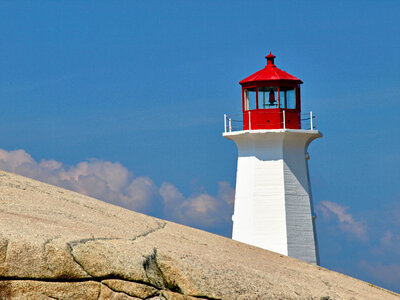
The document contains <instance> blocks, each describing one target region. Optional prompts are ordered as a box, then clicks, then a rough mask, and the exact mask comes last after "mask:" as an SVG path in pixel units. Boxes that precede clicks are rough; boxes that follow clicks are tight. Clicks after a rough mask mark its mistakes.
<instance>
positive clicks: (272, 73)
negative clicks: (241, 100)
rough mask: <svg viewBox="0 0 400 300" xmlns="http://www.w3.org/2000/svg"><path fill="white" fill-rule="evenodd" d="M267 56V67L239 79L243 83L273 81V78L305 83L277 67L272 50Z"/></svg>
mask: <svg viewBox="0 0 400 300" xmlns="http://www.w3.org/2000/svg"><path fill="white" fill-rule="evenodd" d="M265 58H266V59H267V65H266V66H265V68H264V69H261V70H260V71H258V72H255V73H254V74H253V75H250V76H249V77H247V78H245V79H243V80H242V81H239V83H240V84H241V85H243V84H246V85H247V84H249V83H252V82H260V81H271V80H284V81H286V80H290V81H293V82H297V83H303V82H302V81H301V80H300V79H298V78H297V77H294V76H292V75H290V74H289V73H286V72H285V71H282V70H281V69H279V68H277V67H276V66H275V64H274V58H275V56H274V55H273V54H271V52H270V53H269V54H268V55H267V56H266V57H265Z"/></svg>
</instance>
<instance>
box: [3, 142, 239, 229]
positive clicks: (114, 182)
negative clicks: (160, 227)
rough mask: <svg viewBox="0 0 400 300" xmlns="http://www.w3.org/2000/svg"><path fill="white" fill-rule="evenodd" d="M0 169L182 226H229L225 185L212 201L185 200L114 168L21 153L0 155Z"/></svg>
mask: <svg viewBox="0 0 400 300" xmlns="http://www.w3.org/2000/svg"><path fill="white" fill-rule="evenodd" d="M0 169H2V170H5V171H9V172H13V173H17V174H20V175H24V176H27V177H30V178H34V179H37V180H40V181H43V182H47V183H50V184H53V185H57V186H60V187H64V188H66V189H70V190H73V191H77V192H79V193H82V194H85V195H88V196H91V197H94V198H97V199H100V200H103V201H106V202H109V203H113V204H116V205H120V206H123V207H126V208H129V209H132V210H135V211H139V212H143V213H147V214H151V215H155V216H157V217H161V218H165V219H168V220H171V221H176V222H179V223H182V224H186V225H191V226H196V227H201V228H207V227H213V226H218V225H221V224H223V223H224V224H230V222H231V215H232V211H233V200H234V198H233V189H232V187H231V186H230V185H229V184H228V183H227V182H220V183H219V189H218V193H217V195H216V196H212V195H209V194H208V193H207V192H203V193H201V194H196V195H191V196H189V197H185V196H184V195H183V194H182V193H181V192H180V191H179V190H178V188H177V187H176V186H174V185H173V184H171V183H168V182H164V183H163V184H162V185H161V186H160V187H158V186H157V185H156V184H155V183H154V182H153V180H152V179H151V178H149V177H146V176H143V177H135V176H134V175H133V173H132V172H130V171H129V170H128V169H127V168H126V167H124V166H123V165H122V164H120V163H118V162H109V161H103V160H98V159H90V160H88V161H83V162H79V163H78V164H76V165H75V166H65V165H64V164H63V163H61V162H59V161H56V160H42V161H40V162H39V163H38V162H36V161H35V160H34V159H33V158H32V157H31V155H29V154H28V153H27V152H25V151H24V150H15V151H5V150H2V149H0Z"/></svg>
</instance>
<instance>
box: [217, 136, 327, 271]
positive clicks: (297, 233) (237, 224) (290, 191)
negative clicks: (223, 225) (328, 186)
mask: <svg viewBox="0 0 400 300" xmlns="http://www.w3.org/2000/svg"><path fill="white" fill-rule="evenodd" d="M223 136H224V137H226V138H227V139H230V140H232V141H234V142H235V143H236V145H237V148H238V164H237V176H236V192H235V208H234V215H233V216H232V219H233V234H232V238H233V239H234V240H238V241H241V242H244V243H247V244H251V245H254V246H258V247H261V248H264V249H267V250H271V251H274V252H278V253H281V254H284V255H288V256H291V257H295V258H298V259H301V260H303V261H306V262H309V263H313V264H319V257H318V246H317V238H316V232H315V225H314V218H313V216H314V212H313V205H312V196H311V186H310V179H309V172H308V163H307V157H306V156H307V148H308V145H309V144H310V143H311V141H313V140H314V139H316V138H319V137H322V134H321V133H320V132H319V131H317V130H295V129H275V130H246V131H236V132H226V133H224V134H223Z"/></svg>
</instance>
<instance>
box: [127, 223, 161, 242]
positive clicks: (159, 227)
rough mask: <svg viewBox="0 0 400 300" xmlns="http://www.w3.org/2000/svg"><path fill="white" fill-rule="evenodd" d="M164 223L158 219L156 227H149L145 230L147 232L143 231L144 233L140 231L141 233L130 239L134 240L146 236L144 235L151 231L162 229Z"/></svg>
mask: <svg viewBox="0 0 400 300" xmlns="http://www.w3.org/2000/svg"><path fill="white" fill-rule="evenodd" d="M166 225H167V223H166V222H159V221H157V227H156V228H153V229H150V230H149V231H147V232H144V233H141V234H139V235H137V236H135V237H134V238H133V239H132V240H131V241H136V240H137V239H140V238H142V237H146V236H148V235H149V234H152V233H154V232H156V231H158V230H161V229H164V228H165V226H166Z"/></svg>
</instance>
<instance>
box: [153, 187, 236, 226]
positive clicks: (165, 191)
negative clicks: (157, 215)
mask: <svg viewBox="0 0 400 300" xmlns="http://www.w3.org/2000/svg"><path fill="white" fill-rule="evenodd" d="M160 194H161V197H162V199H163V203H164V216H165V217H166V218H168V219H169V220H173V221H176V222H179V223H183V224H188V225H191V226H200V227H201V226H215V225H217V224H220V223H223V222H230V220H231V216H232V212H233V200H234V199H233V196H234V193H233V189H232V187H231V186H230V185H229V184H228V183H227V182H220V183H219V187H218V193H217V196H211V195H209V194H207V193H201V194H198V195H192V196H190V197H187V198H186V197H184V196H183V195H182V193H181V192H180V191H179V190H178V189H177V188H176V187H175V186H174V185H173V184H171V183H168V182H165V183H163V184H162V185H161V188H160Z"/></svg>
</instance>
